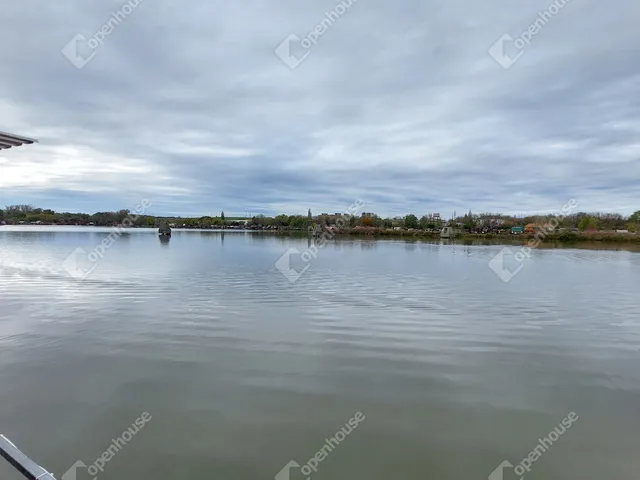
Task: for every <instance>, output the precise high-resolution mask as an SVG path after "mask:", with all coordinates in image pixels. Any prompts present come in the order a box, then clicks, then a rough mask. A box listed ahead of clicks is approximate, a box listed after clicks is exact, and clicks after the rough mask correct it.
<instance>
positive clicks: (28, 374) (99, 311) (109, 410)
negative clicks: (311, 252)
mask: <svg viewBox="0 0 640 480" xmlns="http://www.w3.org/2000/svg"><path fill="white" fill-rule="evenodd" d="M108 233H109V231H108V229H105V230H100V231H97V229H95V230H91V229H68V230H65V229H62V230H58V231H56V232H51V231H42V230H30V231H28V232H25V231H7V230H0V265H2V268H1V270H0V299H1V308H0V430H1V431H2V433H5V434H7V435H8V436H9V437H11V438H14V439H15V440H16V441H17V442H18V443H20V445H21V446H23V448H25V449H26V450H28V451H29V453H30V454H31V455H32V456H34V457H35V458H37V459H38V461H39V462H41V463H43V464H44V465H45V466H46V467H47V468H49V469H50V470H52V471H53V472H54V473H56V474H57V478H60V476H61V474H62V473H64V472H65V471H66V469H67V468H68V467H70V466H71V465H72V464H73V463H74V462H75V461H76V460H79V459H81V460H83V461H84V462H85V463H89V462H90V461H93V460H94V459H95V458H97V457H98V456H99V455H100V454H101V453H102V452H103V451H104V450H105V449H106V448H107V447H108V446H109V444H110V443H111V441H112V439H113V438H115V437H117V436H118V435H120V434H121V433H122V432H123V431H124V430H125V429H126V428H127V427H128V426H129V425H130V424H131V423H132V422H133V421H134V420H135V419H136V418H138V417H139V416H140V415H141V414H142V413H143V412H145V411H147V412H149V413H150V414H151V415H152V416H153V419H152V420H151V421H150V422H149V424H148V425H146V426H145V427H144V429H143V430H142V431H140V432H139V433H138V434H137V435H136V436H135V438H134V439H133V440H132V441H131V442H130V443H128V444H127V446H126V448H123V449H122V451H121V452H119V453H118V455H117V457H115V458H114V459H113V460H112V461H110V462H109V464H108V465H107V467H106V468H105V472H104V473H101V474H100V478H104V479H108V478H120V479H134V478H136V479H137V478H150V477H155V478H167V479H175V478H235V479H245V478H246V479H255V478H274V476H275V475H276V474H277V473H278V472H279V471H281V469H282V468H283V467H284V466H285V465H287V463H288V462H289V461H290V460H295V461H296V462H298V463H299V464H300V465H303V464H304V463H305V462H306V461H307V460H308V459H309V458H311V457H312V456H313V455H314V454H315V453H316V452H317V451H318V450H319V449H320V448H321V447H322V445H323V444H324V442H325V439H326V438H328V437H330V436H332V435H334V434H335V433H336V432H337V431H338V430H339V429H340V428H341V427H342V426H343V425H344V423H345V421H347V420H348V419H349V418H351V417H353V415H354V413H355V412H358V411H361V412H363V414H365V415H366V421H365V422H363V423H362V424H361V425H360V426H358V428H357V430H355V431H354V432H353V433H351V434H350V435H349V438H348V439H346V440H345V441H344V442H342V443H340V445H339V446H338V447H337V448H336V449H335V450H334V451H333V452H331V453H330V455H329V456H328V457H327V458H326V459H325V460H323V461H322V464H321V468H319V469H318V472H317V473H313V475H312V478H314V479H322V478H326V479H331V478H372V479H383V478H384V479H387V478H395V477H400V478H422V477H437V478H443V479H449V478H450V479H459V478H487V477H488V475H489V474H490V473H491V472H492V471H493V470H494V469H495V468H496V467H497V466H498V465H499V464H500V463H501V462H502V461H504V460H508V461H510V462H511V463H512V464H513V465H516V464H517V463H518V462H519V461H520V460H521V459H522V458H523V457H524V456H526V455H527V454H528V453H529V452H530V451H531V450H532V449H533V448H534V447H535V446H536V444H537V442H538V439H539V438H541V437H542V436H545V435H548V433H549V432H550V431H552V430H553V428H554V427H555V426H557V425H558V423H559V422H560V421H561V419H563V418H564V417H565V416H567V414H569V412H571V411H575V412H577V413H578V414H579V417H580V419H579V421H577V422H576V423H575V425H573V426H572V427H571V429H570V430H569V431H567V433H565V434H564V435H563V436H562V438H560V439H559V440H558V441H557V442H556V443H555V444H554V445H553V447H552V448H551V449H550V450H549V451H548V452H546V453H545V454H544V456H543V457H542V458H540V459H539V460H538V461H536V462H535V464H534V465H533V466H532V471H531V473H527V474H526V475H525V478H585V479H598V480H599V479H601V478H635V477H634V475H635V474H636V473H637V467H638V464H637V449H638V447H639V446H640V445H639V443H640V436H638V433H637V432H638V431H640V428H639V427H640V425H638V423H640V420H639V419H640V416H639V415H638V413H639V412H638V405H640V370H639V369H638V360H639V355H640V352H639V345H640V343H639V342H640V313H639V312H640V308H639V306H640V302H639V300H638V287H639V286H640V273H639V272H640V254H638V253H633V252H629V251H597V250H576V249H553V250H536V251H535V252H534V253H533V254H532V260H531V261H528V263H527V265H526V268H524V269H523V270H522V272H521V273H519V274H518V275H517V276H516V277H515V278H514V279H513V280H512V281H511V282H509V283H504V282H502V281H500V279H499V278H497V276H496V275H495V274H494V273H493V272H492V271H491V270H490V269H489V267H488V262H489V261H490V259H491V258H493V257H494V256H495V255H496V253H497V252H498V251H499V250H500V248H501V247H499V246H494V245H488V246H483V245H464V244H448V243H445V242H440V241H438V242H405V241H403V240H391V241H386V240H385V241H379V242H377V241H374V240H368V239H361V238H353V239H347V240H335V241H333V240H332V241H330V242H328V244H327V246H325V247H324V248H322V249H321V250H320V251H319V252H318V255H317V259H313V260H312V262H311V267H310V268H309V270H308V271H307V272H305V274H304V275H303V276H301V277H300V279H299V280H298V281H297V282H296V283H294V284H291V283H289V281H288V280H287V279H286V278H284V277H283V276H282V275H281V274H280V273H279V272H278V271H277V270H276V268H275V267H274V263H275V261H276V260H277V259H278V258H279V257H280V256H281V255H282V254H283V252H284V251H285V250H286V249H287V248H288V247H296V248H298V249H299V250H300V251H302V250H304V249H306V248H309V247H310V246H311V243H310V239H309V238H307V237H305V236H302V237H299V238H292V237H286V236H274V235H263V234H257V235H256V234H252V233H248V232H235V231H230V232H204V231H202V232H186V231H179V230H174V232H173V236H172V237H171V240H170V242H167V241H166V240H168V239H165V240H163V239H160V241H157V240H156V239H155V238H154V237H155V236H157V231H156V230H153V231H151V230H149V231H143V230H140V231H132V232H131V234H129V235H126V236H123V237H122V238H121V239H119V240H118V241H117V242H116V243H115V244H114V245H113V246H111V247H110V248H109V249H108V250H106V252H105V253H104V257H103V258H102V259H101V260H100V261H99V262H98V264H97V267H96V269H95V271H94V272H93V273H92V274H91V275H90V276H89V277H88V278H87V279H86V280H84V281H75V280H73V279H72V278H70V277H69V275H68V274H67V273H66V272H65V271H64V269H63V268H61V267H60V265H61V262H62V261H63V260H64V259H65V258H66V257H67V256H68V255H69V253H71V252H72V251H73V250H74V249H76V248H83V249H85V250H86V251H91V250H92V249H94V248H95V246H96V245H97V244H98V243H100V242H101V241H102V240H103V239H104V238H105V237H106V236H107V235H108ZM51 438H55V441H51ZM8 471H9V470H8V468H6V466H5V465H3V464H0V478H3V479H4V478H12V477H10V476H9V475H10V474H9V473H8ZM290 473H291V477H290V478H292V479H300V478H306V477H304V476H303V473H302V472H301V470H300V468H298V467H293V468H292V469H291V470H290ZM78 475H79V477H78V478H85V477H86V478H89V477H88V475H87V472H86V470H84V471H81V472H80V471H79V474H78ZM82 475H85V476H82ZM16 478H18V477H16ZM504 478H515V473H514V471H513V469H509V468H507V469H505V471H504Z"/></svg>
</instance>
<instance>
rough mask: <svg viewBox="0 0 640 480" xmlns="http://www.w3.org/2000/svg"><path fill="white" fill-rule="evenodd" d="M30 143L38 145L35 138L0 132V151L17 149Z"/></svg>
mask: <svg viewBox="0 0 640 480" xmlns="http://www.w3.org/2000/svg"><path fill="white" fill-rule="evenodd" d="M32 143H38V140H36V139H35V138H28V137H21V136H19V135H13V134H11V133H6V132H0V150H3V149H6V148H11V147H19V146H20V145H29V144H32Z"/></svg>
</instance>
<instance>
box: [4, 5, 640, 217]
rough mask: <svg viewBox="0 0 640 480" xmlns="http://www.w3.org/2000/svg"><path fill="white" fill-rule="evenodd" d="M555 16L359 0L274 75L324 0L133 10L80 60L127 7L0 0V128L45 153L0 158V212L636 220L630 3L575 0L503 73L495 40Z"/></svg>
mask: <svg viewBox="0 0 640 480" xmlns="http://www.w3.org/2000/svg"><path fill="white" fill-rule="evenodd" d="M550 4H551V2H550V1H548V0H542V1H540V0H535V1H533V2H517V3H514V2H512V1H507V0H490V1H488V2H481V3H478V2H471V1H469V0H465V1H462V0H453V1H450V2H446V3H442V2H435V1H426V2H425V1H418V0H407V1H405V2H403V3H401V4H392V3H389V2H383V1H382V0H368V1H365V0H357V1H356V2H355V4H354V5H352V6H351V7H350V8H349V9H348V11H346V13H345V14H344V15H343V16H342V17H341V18H340V19H338V20H337V21H336V22H335V23H334V24H333V25H331V26H330V27H329V28H328V30H327V31H326V32H325V33H324V34H323V35H322V36H321V37H320V38H319V39H318V42H317V45H315V46H313V48H312V49H311V53H310V55H309V56H308V58H306V59H305V60H304V62H302V63H301V64H300V66H298V67H297V68H296V69H294V70H290V69H289V68H288V67H287V66H285V64H284V63H283V62H281V61H280V59H279V58H278V57H277V56H276V55H275V53H274V49H275V48H276V47H277V46H278V45H279V44H280V43H281V42H282V41H283V40H284V39H285V38H286V37H287V36H288V35H289V34H292V33H294V34H297V35H299V36H300V37H301V38H302V37H304V36H305V35H306V34H307V33H308V32H310V31H311V30H313V28H314V27H315V26H316V25H317V24H318V23H320V22H321V21H322V20H323V19H324V18H326V17H325V13H326V12H328V11H330V10H331V9H333V8H334V7H335V6H336V5H337V2H335V1H334V0H322V1H320V2H315V3H312V4H304V5H303V4H301V3H299V2H297V1H293V0H283V1H280V2H264V1H256V0H250V1H248V2H243V3H242V4H228V3H227V2H219V1H217V0H215V1H213V2H206V3H203V2H195V1H193V0H186V1H184V2H176V1H170V0H154V1H151V0H142V1H141V2H140V4H139V5H138V6H137V7H136V8H135V10H133V11H132V13H131V14H130V15H129V16H127V18H126V19H125V20H124V21H123V22H122V23H121V24H120V25H117V26H116V27H115V29H114V31H113V32H112V33H111V34H110V35H108V36H106V38H105V41H104V44H103V45H102V46H101V47H100V48H99V49H98V51H97V54H96V55H95V57H94V58H93V59H92V60H91V61H90V62H89V63H88V64H87V65H86V66H85V67H84V68H82V69H76V68H75V67H74V66H73V65H72V64H71V63H70V62H69V61H68V60H67V59H66V58H65V57H64V56H63V55H62V54H61V53H60V50H61V49H62V47H63V46H64V45H65V44H66V43H67V42H68V41H69V40H70V39H71V38H72V37H73V36H74V35H76V34H78V33H81V34H83V35H85V37H87V38H89V37H90V36H91V35H92V34H93V33H95V32H96V31H97V30H98V29H100V28H101V26H102V25H103V24H104V23H105V22H107V21H108V20H109V18H110V15H111V13H112V12H114V11H116V10H118V9H119V8H121V7H122V5H124V2H119V1H109V2H100V3H95V4H93V3H92V4H88V3H86V2H81V1H79V0H72V1H69V2H65V3H63V4H60V5H58V4H54V3H51V2H50V3H42V2H35V1H32V0H27V1H26V2H14V3H13V4H9V5H7V6H5V9H4V13H3V17H2V19H0V41H1V42H2V44H3V45H9V46H10V48H4V49H3V50H2V51H1V52H0V62H1V63H0V64H1V65H2V67H1V68H2V75H0V92H1V94H0V118H2V124H1V125H0V130H7V131H15V132H16V133H22V134H24V135H28V136H34V137H37V138H39V139H40V142H41V143H40V144H39V145H37V146H30V147H25V148H19V149H11V150H9V151H3V152H2V153H1V154H0V205H2V204H5V203H16V202H20V203H23V202H24V203H33V204H38V205H40V206H43V207H51V208H55V209H61V210H63V209H64V210H106V209H118V208H130V207H132V206H133V205H135V204H136V203H137V202H138V201H139V200H140V199H141V198H143V197H144V198H149V199H151V200H152V202H153V205H154V207H153V209H154V213H175V214H197V215H201V214H208V213H212V212H218V211H219V210H221V209H224V210H225V211H228V212H232V211H233V212H238V213H242V212H246V211H251V212H254V213H259V212H263V213H281V212H286V213H294V212H297V213H304V212H306V209H307V208H309V207H310V208H312V210H314V211H319V210H322V211H344V210H345V209H346V208H347V207H348V206H349V205H351V204H352V203H353V201H354V200H355V199H357V198H360V199H363V200H365V201H367V202H368V204H369V206H368V207H367V210H373V211H376V212H380V213H383V214H390V215H395V214H404V213H407V212H409V211H412V212H415V213H418V214H422V213H426V212H433V211H439V212H442V213H443V214H445V215H448V214H450V212H451V211H453V210H454V209H457V210H458V211H464V210H468V209H469V208H471V209H473V210H474V211H501V212H509V213H521V212H522V213H524V212H543V211H550V210H559V209H560V208H561V207H562V205H564V204H565V203H566V202H567V201H568V199H570V198H576V199H577V200H578V201H579V202H580V206H581V209H584V210H601V211H603V210H604V211H619V212H622V213H630V212H632V211H635V210H637V209H638V208H640V207H639V206H638V205H639V203H640V201H639V200H638V194H637V192H638V183H639V182H638V178H640V162H639V158H640V141H639V140H638V138H640V137H639V135H638V134H639V133H640V105H639V101H638V98H639V96H638V93H639V90H640V68H639V65H640V61H639V60H638V56H637V45H640V32H638V29H637V27H636V25H635V19H636V18H638V14H639V13H640V4H638V3H637V2H633V1H631V0H619V1H617V2H614V3H613V4H603V3H602V2H596V1H595V0H570V1H569V3H568V4H567V5H565V6H564V8H562V9H561V11H560V12H559V13H558V14H557V15H556V16H555V17H554V18H553V19H551V20H550V21H549V23H548V24H547V25H545V26H544V28H543V29H542V30H541V31H540V32H539V33H538V34H537V35H535V36H534V37H533V38H532V39H531V44H530V45H528V46H526V47H525V49H524V54H523V55H522V57H521V58H520V59H519V60H518V61H517V62H516V63H515V64H514V65H513V66H512V67H511V68H509V69H507V70H505V69H503V68H502V67H500V66H499V65H498V64H497V63H496V62H495V61H494V60H493V59H492V58H491V57H490V56H489V54H488V50H489V48H490V47H491V45H492V44H493V43H494V42H495V41H496V40H497V39H498V38H499V37H500V36H501V35H502V34H505V33H507V34H509V35H511V36H512V37H513V38H516V37H517V36H518V35H520V34H521V33H522V32H523V31H525V30H526V29H527V28H528V27H529V25H530V24H531V23H532V22H533V21H535V19H536V16H537V15H538V12H540V11H542V10H544V9H546V8H547V7H548V6H549V5H550ZM83 48H85V47H83ZM510 48H511V47H510ZM296 49H297V50H296ZM294 51H295V52H297V53H300V52H301V50H300V47H295V48H294ZM87 52H90V50H84V51H83V52H82V53H83V54H86V53H87ZM511 53H513V52H511Z"/></svg>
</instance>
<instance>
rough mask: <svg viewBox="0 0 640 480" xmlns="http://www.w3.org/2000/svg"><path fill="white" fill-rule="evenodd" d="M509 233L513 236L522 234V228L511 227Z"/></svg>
mask: <svg viewBox="0 0 640 480" xmlns="http://www.w3.org/2000/svg"><path fill="white" fill-rule="evenodd" d="M511 233H513V234H514V235H519V234H521V233H524V227H511Z"/></svg>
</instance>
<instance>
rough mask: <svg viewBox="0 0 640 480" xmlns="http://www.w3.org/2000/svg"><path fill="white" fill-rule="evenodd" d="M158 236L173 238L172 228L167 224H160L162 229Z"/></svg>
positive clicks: (159, 230)
mask: <svg viewBox="0 0 640 480" xmlns="http://www.w3.org/2000/svg"><path fill="white" fill-rule="evenodd" d="M158 235H160V236H161V237H170V236H171V227H170V226H169V224H167V223H162V224H160V228H159V229H158Z"/></svg>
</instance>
